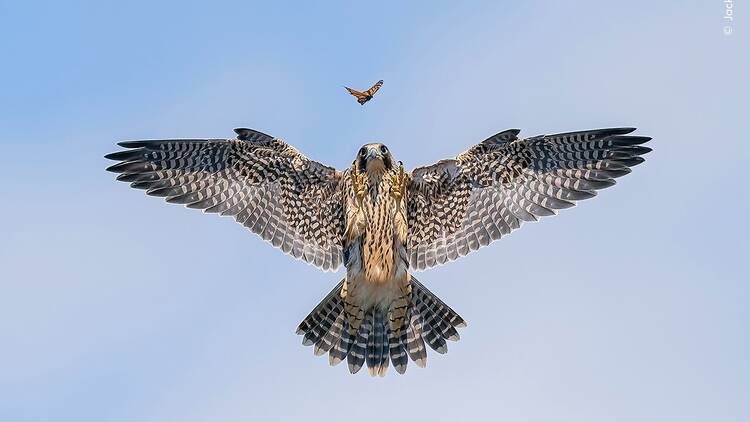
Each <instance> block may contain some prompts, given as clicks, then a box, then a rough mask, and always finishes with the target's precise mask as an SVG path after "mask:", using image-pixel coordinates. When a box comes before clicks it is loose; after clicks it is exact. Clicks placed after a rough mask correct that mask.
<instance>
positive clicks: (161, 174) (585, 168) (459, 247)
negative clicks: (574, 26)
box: [106, 128, 651, 376]
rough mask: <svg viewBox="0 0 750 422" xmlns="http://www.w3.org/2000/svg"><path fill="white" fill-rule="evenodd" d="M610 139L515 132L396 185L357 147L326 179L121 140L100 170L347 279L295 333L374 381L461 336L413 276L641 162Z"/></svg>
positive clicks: (226, 145) (451, 316)
mask: <svg viewBox="0 0 750 422" xmlns="http://www.w3.org/2000/svg"><path fill="white" fill-rule="evenodd" d="M634 130H635V129H633V128H612V129H598V130H587V131H581V132H570V133H560V134H555V135H541V136H534V137H530V138H525V139H523V138H519V137H518V134H519V130H517V129H511V130H506V131H504V132H500V133H498V134H496V135H494V136H491V137H489V138H487V139H485V140H484V141H482V142H480V143H479V144H477V145H474V146H473V147H471V148H469V149H468V150H466V151H464V152H463V153H461V154H459V155H458V156H456V157H455V158H451V159H447V160H442V161H439V162H437V163H436V164H433V165H430V166H426V167H419V168H416V169H414V170H413V171H411V172H406V171H405V170H404V166H403V164H402V163H401V162H399V161H396V159H395V158H394V156H393V154H392V152H391V150H390V149H388V147H386V146H385V145H383V144H381V143H369V144H365V145H363V146H362V147H361V148H360V149H359V151H358V152H357V154H356V156H355V158H354V160H353V162H352V164H351V166H350V167H349V168H347V169H344V170H336V169H335V168H333V167H328V166H326V165H323V164H321V163H319V162H316V161H313V160H311V159H309V158H307V157H306V156H304V155H302V153H300V152H299V151H298V150H297V149H296V148H294V147H293V146H291V145H289V144H287V143H285V142H284V141H282V140H281V139H278V138H275V137H272V136H269V135H266V134H265V133H261V132H258V131H255V130H252V129H235V132H236V134H237V137H236V138H235V139H173V140H143V141H126V142H120V143H119V144H118V145H120V146H121V147H123V148H124V149H123V150H121V151H119V152H115V153H112V154H109V155H107V156H106V158H109V159H112V160H116V161H118V163H116V164H114V165H112V166H111V167H109V168H108V169H107V170H109V171H112V172H115V173H119V175H118V176H117V180H120V181H123V182H128V183H130V186H131V187H133V188H136V189H143V190H145V191H146V193H147V194H148V195H152V196H157V197H164V198H166V201H167V202H169V203H173V204H184V205H185V206H187V207H188V208H195V209H200V210H203V211H204V212H206V213H214V214H219V215H223V216H231V217H233V218H234V219H235V220H236V221H237V222H238V223H240V224H242V225H243V226H245V227H247V228H248V229H250V231H252V232H253V233H256V234H258V235H259V236H260V237H261V238H262V239H263V240H265V241H267V242H269V243H270V244H272V245H273V246H274V247H276V248H279V249H281V250H282V251H284V252H285V253H287V254H289V255H291V256H293V257H295V258H298V259H301V260H303V261H305V262H307V263H309V264H312V265H314V266H316V267H318V268H320V269H323V270H331V271H333V270H336V269H338V268H339V267H341V266H344V267H345V268H346V273H345V275H344V278H343V280H341V281H340V282H339V283H338V284H337V285H336V286H335V287H334V288H333V290H331V292H330V293H329V294H328V295H327V296H326V297H325V298H324V299H323V300H322V301H321V302H320V303H319V304H318V305H317V306H316V307H315V308H314V309H313V311H312V312H310V314H309V315H308V316H307V317H306V318H305V319H304V320H303V321H302V323H300V325H299V327H298V328H297V334H299V335H301V336H303V340H302V343H303V344H304V345H308V346H313V347H314V351H315V354H316V355H322V354H325V353H328V356H329V361H330V364H331V365H336V364H338V363H339V362H341V361H343V360H346V361H347V365H348V368H349V371H350V372H352V373H356V372H358V371H359V370H360V368H362V367H363V366H364V365H366V366H367V368H368V370H369V372H370V374H371V375H380V376H383V375H384V374H385V373H386V371H387V369H388V367H389V365H392V366H393V367H394V368H395V370H396V371H397V372H399V373H404V372H405V371H406V367H407V364H408V363H409V360H411V361H413V362H414V363H415V364H416V365H417V366H420V367H424V366H425V364H426V362H427V348H428V347H429V348H431V349H433V350H434V351H436V352H438V353H441V354H442V353H446V351H447V341H448V340H450V341H456V340H458V339H459V333H458V331H457V329H458V328H461V327H464V326H465V325H466V323H465V322H464V320H463V318H461V317H460V316H459V315H458V314H457V313H456V312H455V311H453V309H451V308H450V307H449V306H447V305H446V304H445V303H443V301H441V300H440V299H438V298H437V297H436V296H435V295H434V294H433V293H432V292H430V291H429V290H428V289H427V288H426V287H425V286H424V285H423V284H421V283H420V282H419V281H417V279H416V278H415V277H414V274H413V272H414V271H415V270H424V269H427V268H431V267H435V266H437V265H440V264H444V263H446V262H449V261H453V260H456V259H458V258H459V257H462V256H464V255H467V254H469V253H470V252H472V251H475V250H477V249H479V248H481V247H483V246H486V245H489V244H490V243H492V242H493V241H495V240H498V239H501V238H502V237H504V236H506V235H508V234H509V233H511V232H512V231H513V230H515V229H518V228H519V227H521V225H522V223H524V222H531V221H536V220H538V219H539V218H541V217H546V216H551V215H555V214H557V212H558V210H561V209H565V208H570V207H572V206H573V205H575V204H576V202H578V201H580V200H584V199H588V198H591V197H593V196H595V195H596V193H597V191H598V190H600V189H604V188H607V187H609V186H612V185H614V184H615V179H616V178H618V177H620V176H624V175H626V174H628V173H630V171H631V169H630V168H631V167H633V166H635V165H637V164H640V163H642V162H643V161H644V160H643V158H642V157H641V156H642V155H643V154H646V153H647V152H649V151H651V149H650V148H648V147H645V146H643V144H645V143H646V142H648V141H649V140H650V139H651V138H648V137H643V136H633V135H630V133H631V132H633V131H634Z"/></svg>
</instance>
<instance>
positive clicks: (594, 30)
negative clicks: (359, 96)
mask: <svg viewBox="0 0 750 422" xmlns="http://www.w3.org/2000/svg"><path fill="white" fill-rule="evenodd" d="M724 7H725V6H724V4H723V3H722V2H721V1H719V0H715V1H685V2H681V3H680V4H679V5H676V4H673V3H669V2H646V1H629V2H618V3H617V4H614V3H607V4H606V5H605V4H603V3H601V2H594V1H581V2H567V3H565V4H562V3H561V2H552V1H548V2H543V1H524V2H516V4H513V5H511V4H510V2H503V3H501V2H435V1H431V2H414V3H410V4H409V5H403V4H400V2H386V3H383V2H378V3H377V4H363V3H362V2H326V3H320V4H312V2H309V4H308V3H301V2H300V4H292V3H281V2H273V3H272V2H267V3H255V2H247V1H243V2H229V3H226V2H211V3H210V4H209V3H205V4H202V3H198V2H189V1H180V2H171V3H170V2H160V3H159V4H153V3H152V2H140V1H132V2H116V3H114V2H112V3H109V4H108V3H107V2H90V3H83V2H65V3H63V2H50V3H40V2H33V1H29V2H7V1H0V23H1V25H0V57H2V62H1V64H2V66H0V81H2V95H1V96H0V98H2V100H0V128H1V129H2V130H0V142H1V143H2V153H0V164H1V165H0V174H2V176H3V179H4V183H2V184H1V185H0V196H2V198H5V206H3V207H0V232H1V233H2V238H3V241H2V242H0V338H2V347H0V420H4V421H18V422H20V421H48V420H55V421H77V422H80V421H133V420H137V421H163V420H180V421H207V420H299V419H301V418H303V417H305V418H313V419H318V418H320V419H322V418H325V417H330V416H328V415H329V414H330V415H334V416H333V417H344V418H351V419H352V420H361V421H370V420H379V421H380V420H384V419H387V418H391V417H394V418H425V419H430V420H455V419H457V418H468V419H469V420H471V419H479V418H482V419H485V420H486V419H490V418H491V419H492V420H512V421H550V420H554V421H577V422H580V421H597V422H598V421H602V420H607V421H633V420H638V421H660V422H661V421H665V420H681V421H706V420H720V421H744V420H747V415H748V414H750V381H748V380H750V334H749V333H750V330H748V325H750V306H748V305H750V286H749V285H748V276H747V265H746V260H747V235H748V226H747V223H746V222H745V217H744V215H743V214H744V213H745V211H746V210H747V209H748V206H749V205H750V204H749V203H748V202H749V201H748V198H747V195H746V194H745V192H747V186H746V182H745V180H744V179H745V178H744V177H743V176H742V175H743V174H744V170H745V168H744V167H745V164H746V162H747V159H746V157H747V155H748V154H750V148H749V147H748V142H747V139H746V137H747V134H746V130H744V128H743V125H744V123H745V119H747V98H748V94H750V92H748V91H750V90H749V89H748V83H747V74H748V71H749V70H750V66H749V65H750V59H748V56H747V54H746V51H747V46H748V38H747V35H746V34H747V25H746V19H743V18H741V17H740V13H741V9H739V8H738V9H737V10H736V13H737V16H738V18H737V19H736V21H735V22H734V23H733V29H734V33H733V34H732V35H731V36H725V35H724V34H723V31H722V28H723V26H724V22H722V16H723V14H724ZM378 79H384V80H385V85H384V86H383V89H382V90H381V92H380V93H379V95H378V97H377V98H376V99H375V100H374V101H372V102H370V103H368V104H367V106H365V107H364V108H363V107H360V106H359V105H357V104H356V103H355V102H354V100H353V99H352V98H351V97H349V96H348V95H347V94H346V92H345V91H344V90H343V88H342V85H350V86H355V87H366V86H368V85H369V84H371V83H373V82H375V81H377V80H378ZM238 126H246V127H252V128H256V129H260V130H263V131H265V132H267V133H270V134H273V135H275V136H279V137H282V138H284V139H286V140H287V141H289V142H290V143H292V144H294V145H295V146H297V147H298V148H299V149H301V150H302V151H303V152H304V153H306V154H307V155H308V156H310V157H312V158H314V159H317V160H320V161H323V162H325V163H327V164H330V165H334V166H337V167H339V168H341V167H344V166H346V165H347V164H348V163H350V162H351V159H352V157H353V156H354V154H355V153H356V151H357V149H358V148H359V146H360V145H361V144H363V143H365V142H369V141H372V140H378V141H382V142H384V143H386V144H387V145H389V147H390V149H391V150H392V151H393V153H394V154H395V155H396V157H397V158H398V159H400V160H403V161H404V163H405V164H406V165H407V167H414V166H418V165H423V164H429V163H432V162H435V161H437V160H439V159H441V158H446V157H450V156H454V155H455V154H457V153H459V152H461V151H462V150H464V149H465V148H466V147H468V146H470V145H472V144H474V143H476V142H478V141H480V140H482V139H484V138H485V137H487V136H489V135H491V134H493V133H496V132H498V131H500V130H503V129H506V128H512V127H518V128H521V129H522V134H523V135H528V136H531V135H536V134H541V133H553V132H560V131H568V130H576V129H588V128H597V127H607V126H637V127H638V128H639V130H638V132H637V133H638V134H643V135H648V136H652V137H653V138H654V141H652V144H651V146H652V147H653V148H654V152H653V153H651V154H649V155H648V156H647V162H646V163H645V164H644V165H642V166H639V167H637V168H636V169H635V171H634V172H633V174H631V175H629V176H628V177H626V178H623V179H621V180H620V182H619V183H618V185H617V186H615V187H613V188H611V189H608V190H606V191H604V192H602V193H601V194H600V195H599V196H598V197H597V198H595V199H593V200H590V201H586V202H584V203H581V204H580V205H579V206H578V207H576V208H574V209H573V210H568V211H565V212H563V213H562V214H561V215H560V216H558V217H555V218H550V219H546V220H543V221H542V222H539V223H535V224H530V225H528V226H524V227H523V228H522V229H521V230H519V231H517V232H516V233H514V234H512V235H511V236H510V237H508V238H506V239H503V240H502V241H500V242H498V243H496V244H493V245H492V246H491V247H488V248H484V249H482V250H481V251H478V252H476V253H474V254H472V255H470V256H468V257H466V258H463V259H462V260H459V261H457V262H454V263H452V264H450V265H446V266H444V267H440V268H437V269H435V270H431V271H428V272H424V273H421V274H418V277H419V278H420V279H421V280H422V281H423V282H424V283H425V284H427V285H428V287H429V288H430V289H432V290H433V291H434V292H435V293H436V294H438V295H439V296H440V297H441V298H442V299H443V300H444V301H445V302H446V303H448V304H449V305H451V306H452V307H453V308H454V309H456V310H457V311H458V312H459V313H460V314H461V315H462V316H463V317H464V318H465V319H467V320H468V322H469V326H468V327H467V328H466V329H464V330H462V332H461V336H462V339H461V341H460V342H458V343H451V344H449V353H448V354H447V355H445V356H440V355H436V354H431V355H430V357H429V359H428V367H427V369H419V368H416V367H414V365H412V366H411V367H410V368H409V371H408V372H407V374H406V375H405V376H398V375H397V374H395V373H393V371H391V372H390V373H389V375H388V376H387V377H386V378H384V379H371V378H370V377H369V376H366V375H365V374H363V373H360V374H359V375H357V376H351V375H349V373H348V371H347V370H346V368H345V366H344V365H342V366H339V367H335V368H330V367H328V362H327V359H324V358H316V357H314V356H313V354H312V350H311V349H310V348H305V347H302V346H301V345H300V338H299V337H297V336H295V335H294V328H295V327H296V325H297V324H298V323H299V321H300V320H301V319H302V318H303V317H304V316H305V315H307V313H308V312H309V311H310V310H311V309H312V308H313V306H315V304H317V302H318V301H319V300H320V299H321V298H322V297H323V296H324V295H325V294H326V293H327V292H328V291H329V290H330V288H331V287H332V286H333V285H334V284H335V283H336V282H337V281H338V280H339V279H340V276H341V274H331V273H322V272H319V271H317V270H316V269H314V268H313V267H310V266H307V265H305V264H304V263H302V262H299V261H294V260H292V259H291V258H289V257H287V256H285V255H284V254H282V253H281V252H279V251H277V250H274V249H273V248H271V247H270V246H268V245H267V244H265V243H264V242H262V241H261V240H259V239H258V238H256V237H255V236H254V235H252V234H251V233H249V232H247V231H246V230H245V229H243V228H242V227H240V226H238V225H236V224H234V223H233V222H232V221H231V220H229V219H220V218H218V217H215V216H203V215H201V213H199V212H195V211H191V210H186V209H184V208H182V207H178V206H168V205H166V204H164V203H163V202H161V201H160V200H157V199H154V198H147V197H145V196H144V195H143V194H142V193H141V192H138V191H134V190H131V189H129V188H128V187H127V186H126V185H124V184H120V183H115V181H114V180H113V179H114V177H113V175H112V174H109V173H106V172H105V171H104V168H105V167H106V166H107V165H108V164H107V163H106V160H104V159H103V158H102V156H103V155H104V154H106V153H108V152H111V151H113V150H114V148H115V147H114V143H115V142H117V141H120V140H124V139H139V138H160V137H200V136H207V137H222V136H231V135H232V132H231V129H232V128H233V127H238ZM540 258H541V259H540ZM259 418H263V419H259Z"/></svg>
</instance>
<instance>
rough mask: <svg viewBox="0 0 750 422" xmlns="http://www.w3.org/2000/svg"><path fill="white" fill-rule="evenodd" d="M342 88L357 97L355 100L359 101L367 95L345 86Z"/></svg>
mask: <svg viewBox="0 0 750 422" xmlns="http://www.w3.org/2000/svg"><path fill="white" fill-rule="evenodd" d="M344 88H346V90H347V91H349V93H350V94H352V95H354V96H355V97H357V99H359V98H365V97H366V96H367V94H365V93H363V92H359V91H357V90H356V89H351V88H349V87H348V86H345V87H344Z"/></svg>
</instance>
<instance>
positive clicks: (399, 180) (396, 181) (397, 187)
mask: <svg viewBox="0 0 750 422" xmlns="http://www.w3.org/2000/svg"><path fill="white" fill-rule="evenodd" d="M398 166H399V167H398V173H397V174H394V175H393V176H391V180H392V181H393V185H392V186H391V196H392V197H393V199H395V200H396V202H400V201H401V199H403V197H404V192H406V177H405V176H404V163H403V162H401V161H399V162H398Z"/></svg>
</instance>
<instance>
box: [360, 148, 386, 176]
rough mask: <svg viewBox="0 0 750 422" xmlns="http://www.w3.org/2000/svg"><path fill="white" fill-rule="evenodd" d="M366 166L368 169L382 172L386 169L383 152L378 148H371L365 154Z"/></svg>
mask: <svg viewBox="0 0 750 422" xmlns="http://www.w3.org/2000/svg"><path fill="white" fill-rule="evenodd" d="M365 168H366V169H367V171H375V172H380V171H382V170H384V169H385V163H384V162H383V154H381V153H380V151H378V149H376V148H371V149H370V150H369V151H367V154H366V155H365Z"/></svg>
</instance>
